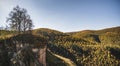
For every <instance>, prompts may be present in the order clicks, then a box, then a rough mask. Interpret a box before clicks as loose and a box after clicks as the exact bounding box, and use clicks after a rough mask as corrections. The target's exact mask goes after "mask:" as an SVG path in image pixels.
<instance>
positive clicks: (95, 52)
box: [0, 27, 120, 66]
mask: <svg viewBox="0 0 120 66" xmlns="http://www.w3.org/2000/svg"><path fill="white" fill-rule="evenodd" d="M13 33H14V32H10V31H1V33H0V37H1V38H2V37H4V36H8V35H12V34H13ZM32 34H34V35H38V36H42V37H44V38H46V39H47V41H48V44H47V48H48V50H50V51H51V52H52V53H54V54H58V55H60V56H63V57H66V58H69V59H70V60H72V61H73V62H74V63H75V64H76V65H77V66H119V65H120V57H119V56H120V27H113V28H107V29H102V30H84V31H78V32H69V33H63V32H60V31H57V30H51V29H47V28H40V29H34V30H32ZM1 51H2V49H1ZM47 58H49V59H47V64H48V66H54V65H55V64H57V63H59V66H60V65H61V66H67V64H65V63H64V62H62V61H61V60H60V59H58V58H56V57H55V56H53V55H52V54H51V53H50V52H49V51H47ZM52 58H53V59H52ZM52 64H53V65H52Z"/></svg>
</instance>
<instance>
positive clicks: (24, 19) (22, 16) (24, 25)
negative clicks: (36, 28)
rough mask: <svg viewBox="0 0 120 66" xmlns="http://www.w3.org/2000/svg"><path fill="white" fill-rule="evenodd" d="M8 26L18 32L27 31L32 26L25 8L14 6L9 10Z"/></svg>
mask: <svg viewBox="0 0 120 66" xmlns="http://www.w3.org/2000/svg"><path fill="white" fill-rule="evenodd" d="M7 22H9V25H10V28H11V29H12V30H15V31H18V32H19V33H20V32H25V31H29V30H31V29H32V27H33V23H32V20H31V18H30V15H28V14H27V10H26V9H24V8H20V7H19V6H16V7H15V8H13V11H11V12H10V14H9V18H7Z"/></svg>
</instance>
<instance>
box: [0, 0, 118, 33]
mask: <svg viewBox="0 0 120 66" xmlns="http://www.w3.org/2000/svg"><path fill="white" fill-rule="evenodd" d="M16 5H19V6H20V7H21V8H26V9H27V11H28V14H29V15H30V16H31V19H32V20H33V23H34V25H35V27H34V29H36V28H50V29H55V30H59V31H63V32H71V31H80V30H86V29H91V30H98V29H104V28H109V27H116V26H120V0H0V26H5V24H6V18H7V17H8V14H9V13H10V11H11V10H12V9H13V7H15V6H16Z"/></svg>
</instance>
